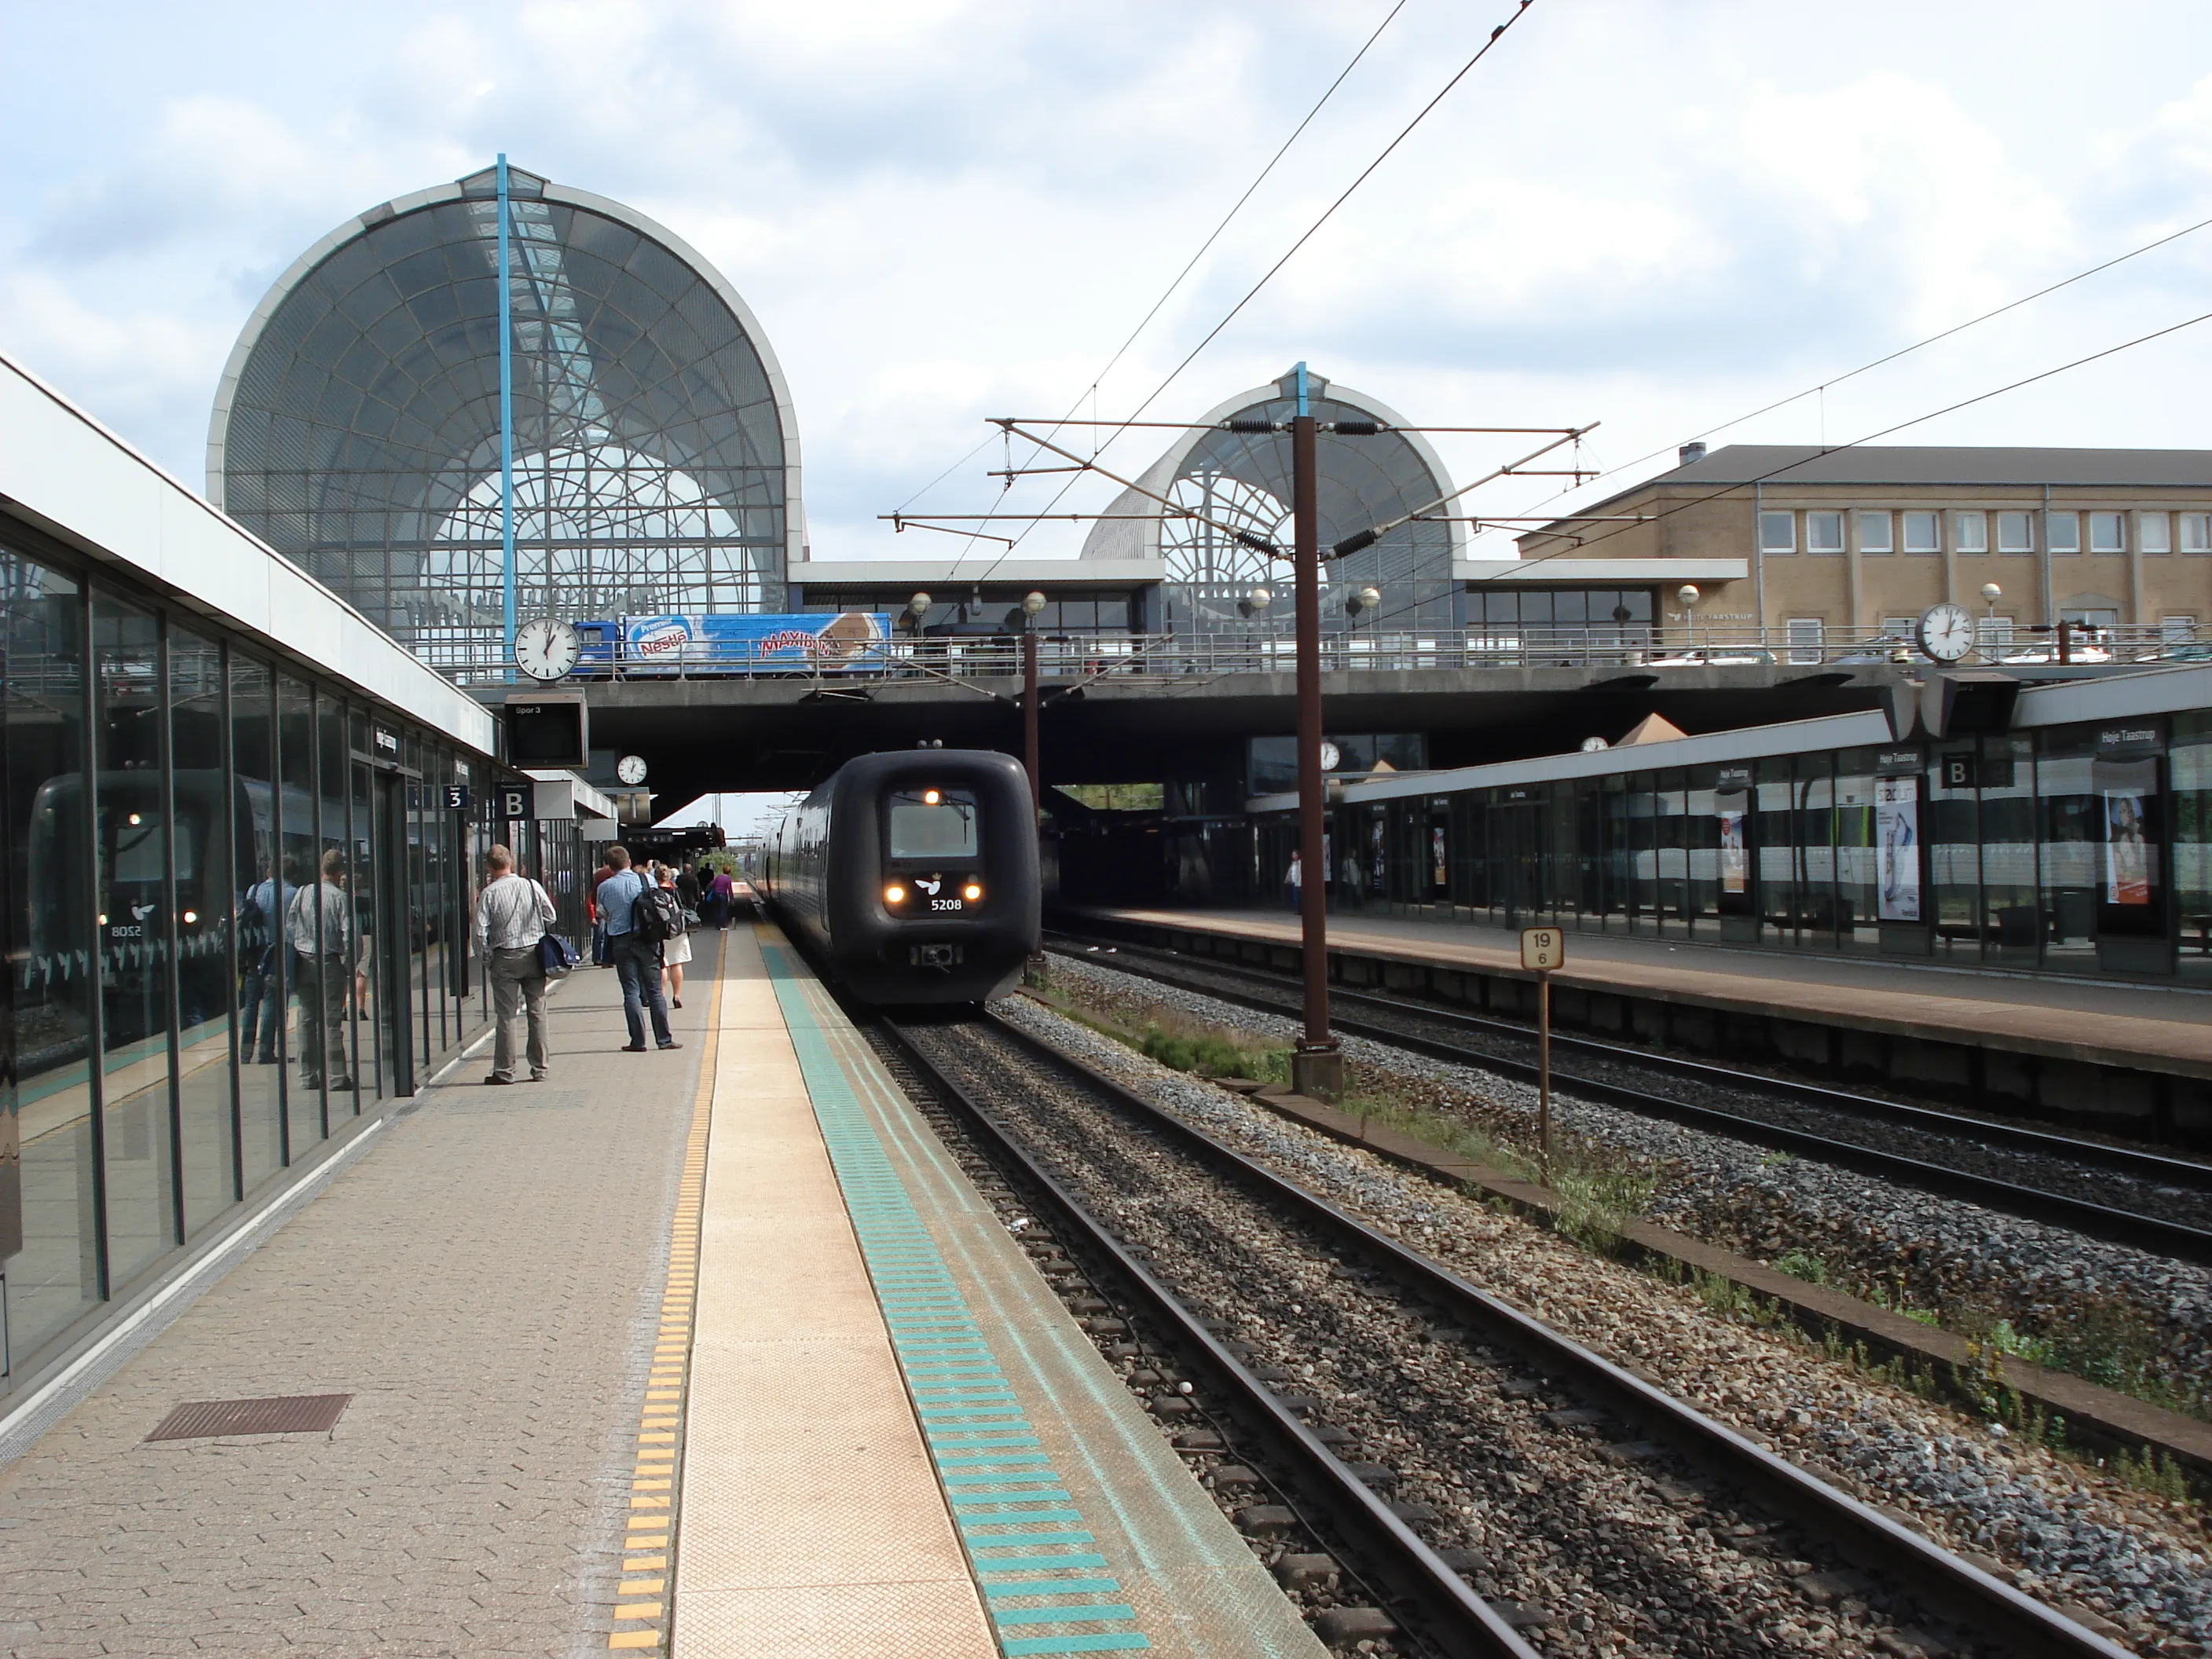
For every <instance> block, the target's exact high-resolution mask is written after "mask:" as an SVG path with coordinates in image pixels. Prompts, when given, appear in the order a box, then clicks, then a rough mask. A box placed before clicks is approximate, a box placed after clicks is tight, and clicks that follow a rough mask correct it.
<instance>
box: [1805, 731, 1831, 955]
mask: <svg viewBox="0 0 2212 1659" xmlns="http://www.w3.org/2000/svg"><path fill="white" fill-rule="evenodd" d="M1796 791H1797V812H1796V817H1797V828H1796V836H1795V839H1796V844H1797V883H1796V886H1797V943H1798V944H1799V945H1802V946H1803V947H1805V948H1806V949H1808V950H1814V951H1832V950H1834V949H1835V948H1836V943H1837V931H1838V909H1837V904H1836V775H1835V757H1834V756H1832V755H1800V756H1798V757H1797V761H1796Z"/></svg>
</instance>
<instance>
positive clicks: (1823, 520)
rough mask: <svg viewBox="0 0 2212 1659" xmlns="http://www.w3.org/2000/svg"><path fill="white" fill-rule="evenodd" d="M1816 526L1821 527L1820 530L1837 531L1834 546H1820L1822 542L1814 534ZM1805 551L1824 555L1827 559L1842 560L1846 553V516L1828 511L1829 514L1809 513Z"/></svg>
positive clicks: (1807, 514)
mask: <svg viewBox="0 0 2212 1659" xmlns="http://www.w3.org/2000/svg"><path fill="white" fill-rule="evenodd" d="M1816 526H1818V527H1820V528H1823V529H1826V528H1832V529H1833V530H1834V531H1835V532H1836V537H1835V542H1834V544H1833V545H1832V546H1822V545H1820V540H1819V538H1818V537H1816V536H1815V534H1814V529H1815V527H1816ZM1805 550H1806V551H1807V552H1808V553H1818V554H1820V555H1822V556H1826V557H1832V558H1840V557H1842V556H1843V552H1844V515H1843V513H1840V512H1834V511H1828V512H1818V513H1810V512H1808V513H1806V515H1805Z"/></svg>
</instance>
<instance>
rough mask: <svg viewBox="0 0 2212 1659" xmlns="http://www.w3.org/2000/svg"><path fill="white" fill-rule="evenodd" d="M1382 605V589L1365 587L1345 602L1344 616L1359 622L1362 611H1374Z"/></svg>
mask: <svg viewBox="0 0 2212 1659" xmlns="http://www.w3.org/2000/svg"><path fill="white" fill-rule="evenodd" d="M1382 603H1383V590H1382V589H1381V588H1379V587H1373V586H1369V587H1363V588H1361V589H1360V590H1359V591H1358V592H1357V593H1354V594H1353V595H1352V597H1351V598H1350V599H1346V601H1345V602H1344V614H1345V615H1346V616H1347V617H1352V618H1353V619H1354V620H1357V619H1358V616H1359V613H1360V612H1361V611H1372V610H1374V609H1375V607H1376V606H1377V605H1381V604H1382Z"/></svg>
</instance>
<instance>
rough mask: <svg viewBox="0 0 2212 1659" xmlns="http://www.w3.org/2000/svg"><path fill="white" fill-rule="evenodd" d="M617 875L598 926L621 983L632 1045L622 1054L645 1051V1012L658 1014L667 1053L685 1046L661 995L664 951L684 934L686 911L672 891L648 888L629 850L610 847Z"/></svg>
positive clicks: (602, 897)
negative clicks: (669, 941) (667, 942)
mask: <svg viewBox="0 0 2212 1659" xmlns="http://www.w3.org/2000/svg"><path fill="white" fill-rule="evenodd" d="M607 863H608V865H609V866H611V867H612V869H613V871H614V874H612V875H611V876H609V877H608V878H606V879H605V881H603V882H601V883H600V884H599V893H598V894H597V896H596V898H597V902H598V905H599V925H600V926H601V927H604V928H605V929H606V934H607V955H608V957H609V958H610V959H611V961H612V962H613V963H614V967H615V973H616V975H617V976H618V977H619V978H620V979H621V981H622V993H623V1019H624V1020H625V1021H627V1022H628V1023H629V1044H628V1046H627V1047H625V1048H623V1053H624V1054H643V1053H644V1052H645V1011H646V1010H647V1009H648V1008H649V1009H651V1010H652V1012H653V1041H654V1042H657V1043H659V1045H660V1046H661V1047H662V1048H682V1047H683V1046H684V1045H683V1044H682V1043H680V1042H678V1041H677V1040H676V1039H675V1038H674V1037H673V1036H671V1035H670V1034H669V1030H668V1000H667V999H666V998H665V997H664V996H662V995H661V994H660V947H661V945H662V943H663V942H664V941H665V940H666V939H671V938H672V937H674V935H675V934H676V933H678V931H680V930H681V929H682V927H683V926H684V911H683V907H682V906H681V905H679V904H678V902H677V899H676V894H675V892H674V891H673V890H667V889H662V888H659V887H649V886H647V884H646V883H645V882H644V881H643V880H642V879H641V878H640V877H639V875H638V873H637V872H635V870H633V869H631V868H630V867H629V848H626V847H622V846H614V847H610V848H607Z"/></svg>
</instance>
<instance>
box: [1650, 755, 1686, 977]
mask: <svg viewBox="0 0 2212 1659" xmlns="http://www.w3.org/2000/svg"><path fill="white" fill-rule="evenodd" d="M1654 783H1655V785H1656V788H1655V790H1654V792H1653V811H1654V812H1655V813H1656V815H1657V816H1656V823H1655V825H1654V829H1655V832H1656V859H1655V860H1654V862H1655V866H1656V872H1657V877H1658V911H1659V931H1660V932H1661V933H1665V934H1668V935H1669V936H1671V937H1675V938H1680V937H1682V936H1684V935H1686V934H1687V933H1688V932H1689V902H1690V850H1689V848H1690V842H1689V835H1690V825H1689V805H1688V798H1687V793H1686V789H1685V787H1684V784H1683V780H1682V774H1681V773H1680V772H1662V773H1660V774H1659V775H1658V776H1657V777H1656V779H1655V780H1654Z"/></svg>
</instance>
